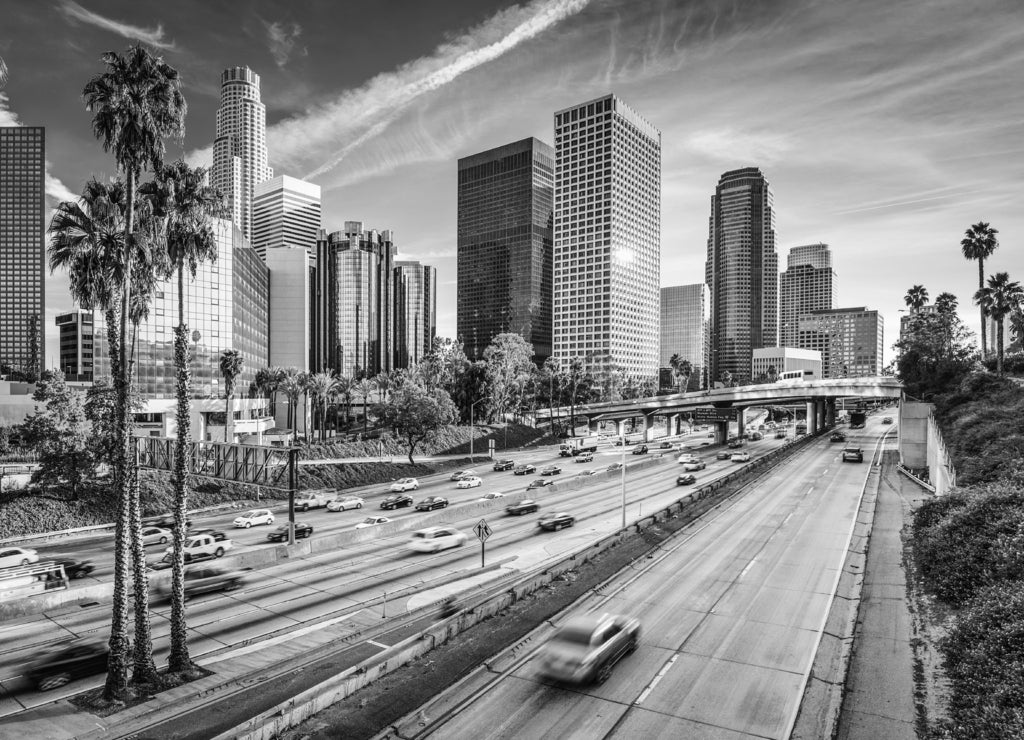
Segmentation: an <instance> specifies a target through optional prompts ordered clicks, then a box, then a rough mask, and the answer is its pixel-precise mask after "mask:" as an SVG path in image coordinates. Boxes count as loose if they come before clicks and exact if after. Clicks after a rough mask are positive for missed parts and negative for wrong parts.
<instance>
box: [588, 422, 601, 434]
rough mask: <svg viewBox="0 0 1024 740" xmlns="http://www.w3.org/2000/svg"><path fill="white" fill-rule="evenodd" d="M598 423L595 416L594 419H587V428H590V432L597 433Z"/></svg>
mask: <svg viewBox="0 0 1024 740" xmlns="http://www.w3.org/2000/svg"><path fill="white" fill-rule="evenodd" d="M599 423H600V422H598V420H597V419H596V418H595V419H587V429H588V430H590V433H591V434H597V428H598V424H599Z"/></svg>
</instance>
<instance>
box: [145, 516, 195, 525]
mask: <svg viewBox="0 0 1024 740" xmlns="http://www.w3.org/2000/svg"><path fill="white" fill-rule="evenodd" d="M142 526H143V527H159V528H160V529H174V515H173V514H161V515H160V516H154V517H147V518H146V519H143V520H142ZM191 526H192V520H191V519H189V518H188V517H187V516H186V517H185V528H186V529H187V528H188V527H191Z"/></svg>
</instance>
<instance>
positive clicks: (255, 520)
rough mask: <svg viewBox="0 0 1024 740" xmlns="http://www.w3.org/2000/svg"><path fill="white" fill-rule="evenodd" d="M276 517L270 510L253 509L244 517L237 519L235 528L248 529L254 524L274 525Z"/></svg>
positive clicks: (243, 515)
mask: <svg viewBox="0 0 1024 740" xmlns="http://www.w3.org/2000/svg"><path fill="white" fill-rule="evenodd" d="M273 523H274V515H273V514H271V513H270V509H253V510H252V511H248V512H246V513H245V514H242V516H239V517H235V521H234V524H235V527H245V528H246V529H248V528H249V527H251V526H253V525H254V524H273Z"/></svg>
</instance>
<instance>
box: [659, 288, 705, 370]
mask: <svg viewBox="0 0 1024 740" xmlns="http://www.w3.org/2000/svg"><path fill="white" fill-rule="evenodd" d="M673 355H679V357H680V358H682V359H684V360H688V361H689V362H690V366H691V368H692V372H691V374H690V378H689V380H688V382H687V385H686V388H687V389H689V390H697V389H699V388H703V387H704V384H705V381H706V378H705V373H706V371H707V361H708V286H707V285H705V284H704V283H696V284H694V285H674V286H672V287H669V288H662V289H661V358H660V363H659V364H660V366H661V367H662V368H666V367H671V364H670V363H671V361H672V356H673Z"/></svg>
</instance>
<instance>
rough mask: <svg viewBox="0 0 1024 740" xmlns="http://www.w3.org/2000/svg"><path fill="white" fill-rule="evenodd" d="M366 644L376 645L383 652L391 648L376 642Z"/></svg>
mask: <svg viewBox="0 0 1024 740" xmlns="http://www.w3.org/2000/svg"><path fill="white" fill-rule="evenodd" d="M366 642H367V643H368V644H370V645H376V646H377V647H379V648H380V649H381V650H387V649H388V648H389V647H391V646H390V645H385V644H384V643H383V642H377V641H376V640H367V641H366Z"/></svg>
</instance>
